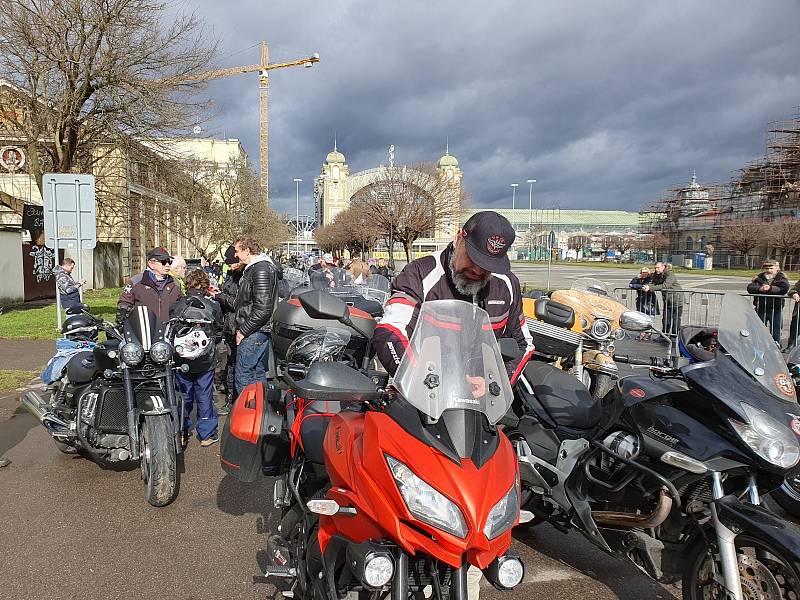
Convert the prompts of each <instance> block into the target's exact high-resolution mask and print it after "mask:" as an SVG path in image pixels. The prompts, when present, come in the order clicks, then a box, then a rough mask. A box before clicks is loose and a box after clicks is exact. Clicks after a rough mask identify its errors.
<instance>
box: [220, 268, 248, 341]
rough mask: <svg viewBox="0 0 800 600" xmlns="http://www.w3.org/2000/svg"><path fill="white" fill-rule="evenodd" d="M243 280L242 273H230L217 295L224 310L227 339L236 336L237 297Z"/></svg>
mask: <svg viewBox="0 0 800 600" xmlns="http://www.w3.org/2000/svg"><path fill="white" fill-rule="evenodd" d="M241 279H242V271H241V270H236V271H228V274H227V275H226V276H225V281H223V282H222V289H221V290H220V292H219V294H217V297H216V301H217V302H219V305H220V307H221V308H222V318H223V321H224V325H223V328H222V331H223V333H224V334H225V337H233V336H234V335H235V334H236V296H237V295H238V293H239V281H240V280H241Z"/></svg>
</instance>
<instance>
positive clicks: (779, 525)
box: [714, 495, 800, 556]
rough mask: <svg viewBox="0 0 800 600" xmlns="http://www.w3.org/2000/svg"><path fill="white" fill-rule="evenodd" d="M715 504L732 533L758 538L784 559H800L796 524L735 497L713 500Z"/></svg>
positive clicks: (798, 533)
mask: <svg viewBox="0 0 800 600" xmlns="http://www.w3.org/2000/svg"><path fill="white" fill-rule="evenodd" d="M714 504H715V505H716V507H717V514H718V515H719V520H720V521H721V522H722V524H723V525H725V526H726V527H727V528H728V529H730V530H731V531H733V532H735V533H737V534H738V533H746V534H748V535H751V536H754V537H757V538H759V539H761V540H763V541H765V542H767V543H769V544H770V545H771V546H773V547H774V548H775V549H776V550H780V551H781V552H783V553H784V555H785V556H800V527H798V526H797V525H795V524H793V523H790V522H789V521H787V520H786V519H782V518H781V517H779V516H777V515H775V514H773V513H771V512H769V511H768V510H767V509H765V508H763V507H761V506H756V505H754V504H749V503H746V502H742V501H741V500H739V499H738V498H737V497H736V496H733V495H728V496H723V497H722V498H720V499H719V500H714Z"/></svg>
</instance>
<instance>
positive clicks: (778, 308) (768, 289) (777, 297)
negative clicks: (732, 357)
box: [747, 259, 790, 345]
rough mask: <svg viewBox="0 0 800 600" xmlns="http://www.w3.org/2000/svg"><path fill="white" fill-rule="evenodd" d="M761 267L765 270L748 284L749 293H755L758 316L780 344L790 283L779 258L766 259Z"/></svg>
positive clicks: (754, 303)
mask: <svg viewBox="0 0 800 600" xmlns="http://www.w3.org/2000/svg"><path fill="white" fill-rule="evenodd" d="M761 268H762V269H764V270H763V271H761V273H759V274H758V275H756V276H755V277H753V281H751V282H750V283H749V284H748V285H747V293H748V294H753V306H755V307H756V312H757V313H758V318H759V319H761V320H762V321H764V325H766V326H767V328H768V329H769V330H770V332H771V333H772V339H773V340H775V342H776V343H777V344H778V345H780V343H781V324H782V319H781V317H782V313H783V302H784V296H786V292H788V291H789V287H790V284H789V280H788V279H786V275H784V274H783V272H782V271H781V265H780V263H779V262H778V261H777V260H772V259H769V260H765V261H764V263H763V264H762V265H761ZM770 296H772V297H770Z"/></svg>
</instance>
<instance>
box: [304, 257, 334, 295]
mask: <svg viewBox="0 0 800 600" xmlns="http://www.w3.org/2000/svg"><path fill="white" fill-rule="evenodd" d="M332 266H333V256H332V255H331V254H323V255H322V256H320V257H319V262H318V263H317V264H316V265H314V266H312V267H311V268H310V269H309V271H308V276H309V283H310V284H311V287H312V288H313V289H315V290H324V289H327V288H331V287H334V285H336V284H335V280H334V277H333V273H332V272H331V267H332Z"/></svg>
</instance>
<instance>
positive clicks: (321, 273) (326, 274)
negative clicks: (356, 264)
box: [309, 267, 356, 294]
mask: <svg viewBox="0 0 800 600" xmlns="http://www.w3.org/2000/svg"><path fill="white" fill-rule="evenodd" d="M309 279H310V283H311V287H312V288H313V289H315V290H323V291H326V292H331V293H334V294H336V293H344V292H350V293H352V292H354V291H356V289H355V286H354V284H353V276H352V275H351V274H350V273H349V272H348V271H346V270H344V269H339V268H337V267H328V268H327V269H314V270H312V271H310V272H309Z"/></svg>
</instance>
